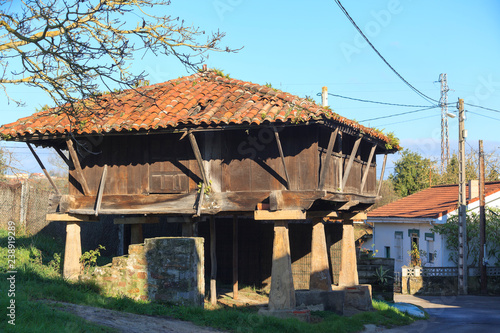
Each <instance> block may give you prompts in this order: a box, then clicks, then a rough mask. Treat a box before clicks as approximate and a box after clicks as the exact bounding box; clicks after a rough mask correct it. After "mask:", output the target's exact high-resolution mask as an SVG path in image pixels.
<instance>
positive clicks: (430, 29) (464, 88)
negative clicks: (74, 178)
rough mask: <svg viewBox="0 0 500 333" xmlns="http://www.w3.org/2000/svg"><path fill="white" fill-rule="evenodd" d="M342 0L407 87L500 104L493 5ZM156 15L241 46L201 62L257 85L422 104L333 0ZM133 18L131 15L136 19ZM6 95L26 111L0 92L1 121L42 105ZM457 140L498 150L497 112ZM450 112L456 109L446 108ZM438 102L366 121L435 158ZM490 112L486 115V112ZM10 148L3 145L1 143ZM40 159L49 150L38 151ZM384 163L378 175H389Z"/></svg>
mask: <svg viewBox="0 0 500 333" xmlns="http://www.w3.org/2000/svg"><path fill="white" fill-rule="evenodd" d="M342 4H343V5H344V7H345V8H346V9H347V11H348V12H349V13H350V15H351V17H352V18H353V19H354V21H355V22H356V23H357V24H358V26H359V27H360V28H361V29H362V30H363V31H364V33H365V34H366V35H367V36H368V37H369V39H370V40H371V42H372V43H373V44H374V45H375V47H376V48H377V49H378V50H379V51H380V53H381V54H382V55H383V56H384V57H385V58H386V60H387V61H388V62H389V63H390V64H391V65H392V66H393V67H394V68H395V69H396V70H397V71H398V72H399V73H400V74H401V75H402V76H403V77H404V78H405V79H406V80H407V81H409V82H410V83H411V84H412V85H414V86H415V87H416V88H417V89H419V90H420V91H422V92H423V93H424V94H427V95H428V96H430V97H432V98H434V99H436V100H439V97H440V84H439V83H438V82H436V81H437V80H438V78H439V74H440V73H447V75H448V86H449V88H450V89H452V90H451V91H450V92H449V94H448V100H449V102H456V101H457V100H458V98H459V97H460V98H464V100H465V102H466V103H471V104H478V105H481V106H484V107H489V108H493V109H497V110H498V109H500V66H499V65H498V61H499V59H500V20H498V15H499V13H500V2H498V1H494V0H491V1H477V2H472V1H426V0H424V1H409V0H371V1H367V0H366V1H353V0H344V1H342ZM164 10H165V12H166V13H168V14H170V15H172V16H174V17H176V16H179V17H180V18H181V19H184V20H185V21H186V22H187V23H192V24H193V25H196V26H199V27H200V28H202V29H204V30H206V31H216V30H220V31H223V32H225V33H226V34H227V35H226V37H225V38H224V39H223V42H222V45H228V46H230V47H232V48H239V47H243V49H242V50H241V51H239V52H238V53H233V54H227V53H212V54H211V55H210V58H209V59H208V61H207V62H206V63H207V65H208V67H216V68H220V69H223V70H224V71H225V72H226V73H229V74H230V75H231V77H234V78H237V79H241V80H246V81H251V82H255V83H260V84H265V83H271V84H272V85H273V87H275V88H278V89H281V90H283V91H287V92H290V93H293V94H296V95H298V96H301V97H305V96H311V97H313V98H315V99H316V100H317V101H318V102H319V100H320V99H319V97H317V96H316V95H317V93H319V92H320V91H321V87H322V86H327V87H328V90H329V92H331V93H335V94H339V95H343V96H349V97H354V98H360V99H367V100H375V101H383V102H391V103H401V104H416V105H430V104H429V103H428V102H427V101H426V100H424V99H422V98H421V97H420V96H418V95H417V94H415V93H414V92H413V91H412V90H410V89H409V88H408V87H407V86H406V85H405V84H404V83H403V82H402V81H401V80H400V79H399V78H398V77H397V76H396V75H395V74H394V73H393V72H391V71H390V69H389V68H388V67H387V66H386V65H385V64H384V63H383V62H382V60H381V59H380V58H379V57H378V56H377V55H376V54H375V52H374V51H373V50H372V49H371V48H370V47H368V46H367V45H366V44H365V43H363V42H362V40H361V39H360V38H359V35H358V34H357V32H356V31H355V28H354V27H353V26H352V25H351V23H350V22H349V21H348V20H347V18H346V17H345V16H344V15H343V14H342V12H341V11H340V9H339V8H338V7H337V5H336V4H335V2H334V1H333V0H332V1H326V0H315V1H307V2H306V1H286V2H285V1H260V0H254V1H248V0H210V1H180V0H173V1H172V5H171V6H168V7H166V8H165V9H164ZM137 19H138V20H139V18H137ZM133 68H134V69H135V70H137V71H138V72H139V71H145V72H146V73H147V74H149V79H150V80H151V82H152V83H157V82H163V81H167V80H170V79H173V78H177V77H179V76H184V75H188V74H190V73H188V72H186V70H185V68H184V67H183V66H182V65H181V64H180V63H179V62H178V61H177V60H175V59H173V58H172V57H170V58H169V57H154V56H152V55H147V56H146V57H144V58H140V56H139V55H138V57H137V58H136V59H135V60H134V62H133ZM9 92H10V93H11V94H12V96H13V97H17V98H19V97H20V98H22V99H23V100H25V101H26V103H27V105H26V107H22V108H19V107H16V106H14V105H12V104H11V105H8V104H7V102H6V100H5V99H4V98H3V96H2V98H1V101H2V102H3V103H2V107H0V123H8V122H12V121H14V120H16V119H17V118H20V117H23V116H27V115H29V114H31V113H33V112H34V108H35V107H39V106H40V105H44V104H46V103H50V100H49V99H48V98H47V97H46V96H45V95H44V93H43V92H41V91H36V90H32V89H25V88H23V87H20V86H19V87H14V88H12V89H9ZM329 104H330V106H331V107H332V108H333V109H334V111H335V112H337V113H339V114H340V115H342V116H345V117H348V118H351V119H356V120H358V121H362V120H364V119H370V118H375V117H381V116H388V115H393V114H397V113H401V112H406V111H411V110H413V109H410V108H403V107H392V106H383V105H376V104H369V103H360V102H354V101H348V100H343V99H339V98H335V97H332V96H330V98H329ZM466 110H467V111H468V112H467V119H466V124H465V126H466V128H467V129H468V138H467V142H468V145H466V146H467V147H468V148H469V145H470V146H472V147H473V148H474V149H476V150H477V147H478V140H479V139H482V140H484V145H485V149H486V151H487V152H493V151H494V150H495V149H496V153H497V154H500V149H499V148H498V147H500V137H499V135H498V128H499V125H500V113H496V112H491V111H486V110H482V109H478V108H474V107H469V106H466ZM449 111H450V112H453V111H456V108H455V107H454V106H451V107H450V109H449ZM440 114H441V110H440V109H439V108H436V109H432V110H428V111H422V112H418V113H415V114H408V115H404V116H396V117H390V118H386V119H380V120H375V121H370V122H362V124H364V125H367V126H373V127H377V128H379V129H384V131H390V132H394V133H395V134H396V136H397V137H399V138H400V139H401V144H402V146H403V147H406V148H410V149H412V150H414V151H417V152H419V153H420V154H422V155H423V156H425V157H429V158H432V159H435V160H438V159H439V156H440V123H441V120H440ZM488 117H489V118H488ZM449 136H450V148H451V151H456V149H457V138H458V124H457V118H455V119H449ZM2 145H4V146H9V147H12V146H13V145H14V144H12V143H2ZM13 151H14V152H23V154H20V155H19V157H20V159H21V161H22V164H23V166H24V167H25V168H27V169H29V171H32V172H38V170H37V166H36V164H35V162H34V159H33V158H32V157H31V156H30V155H28V154H26V153H27V151H26V149H23V148H19V149H13ZM42 156H44V157H48V156H50V155H49V154H42ZM397 158H398V156H397V155H396V156H393V158H392V159H391V160H392V161H393V160H395V159H397ZM391 168H392V165H391V164H390V165H389V168H388V170H387V171H386V175H388V174H389V173H390V172H391V171H392V169H391Z"/></svg>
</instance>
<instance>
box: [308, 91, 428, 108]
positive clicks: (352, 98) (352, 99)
mask: <svg viewBox="0 0 500 333" xmlns="http://www.w3.org/2000/svg"><path fill="white" fill-rule="evenodd" d="M328 95H330V96H334V97H339V98H344V99H349V100H351V101H357V102H363V103H373V104H382V105H391V106H403V107H408V108H426V107H427V105H411V104H397V103H388V102H379V101H370V100H367V99H361V98H354V97H348V96H342V95H337V94H332V93H328ZM317 96H321V93H318V94H317Z"/></svg>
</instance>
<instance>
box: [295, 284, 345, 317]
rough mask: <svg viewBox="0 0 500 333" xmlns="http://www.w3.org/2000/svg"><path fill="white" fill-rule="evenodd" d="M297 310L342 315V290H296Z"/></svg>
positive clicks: (343, 293)
mask: <svg viewBox="0 0 500 333" xmlns="http://www.w3.org/2000/svg"><path fill="white" fill-rule="evenodd" d="M295 300H296V304H297V308H307V309H309V310H311V311H325V310H326V311H332V312H335V313H338V314H340V315H342V314H344V301H345V291H344V290H334V291H325V290H298V291H296V292H295Z"/></svg>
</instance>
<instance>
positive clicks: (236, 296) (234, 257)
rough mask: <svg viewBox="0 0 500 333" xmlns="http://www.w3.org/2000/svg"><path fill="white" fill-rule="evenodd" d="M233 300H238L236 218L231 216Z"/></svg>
mask: <svg viewBox="0 0 500 333" xmlns="http://www.w3.org/2000/svg"><path fill="white" fill-rule="evenodd" d="M233 299H238V216H233Z"/></svg>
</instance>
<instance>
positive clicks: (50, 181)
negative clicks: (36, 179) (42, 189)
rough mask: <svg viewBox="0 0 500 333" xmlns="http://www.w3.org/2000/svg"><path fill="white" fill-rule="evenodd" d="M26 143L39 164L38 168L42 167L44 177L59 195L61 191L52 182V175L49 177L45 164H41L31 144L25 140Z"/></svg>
mask: <svg viewBox="0 0 500 333" xmlns="http://www.w3.org/2000/svg"><path fill="white" fill-rule="evenodd" d="M26 144H27V145H28V148H29V149H30V151H31V153H32V154H33V156H34V157H35V160H36V161H37V162H38V165H39V166H40V168H42V170H43V173H44V174H45V177H47V179H48V180H49V183H50V185H52V187H53V188H54V190H55V191H56V193H57V194H58V195H61V192H60V191H59V189H58V188H57V186H56V183H54V181H53V180H52V177H50V175H49V173H48V172H47V169H45V166H44V165H43V163H42V161H41V160H40V158H39V157H38V155H37V154H36V152H35V150H34V149H33V147H31V145H30V143H29V142H26Z"/></svg>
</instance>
